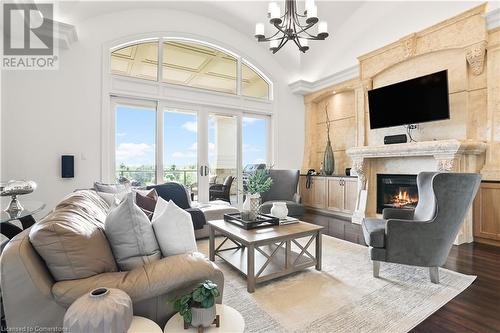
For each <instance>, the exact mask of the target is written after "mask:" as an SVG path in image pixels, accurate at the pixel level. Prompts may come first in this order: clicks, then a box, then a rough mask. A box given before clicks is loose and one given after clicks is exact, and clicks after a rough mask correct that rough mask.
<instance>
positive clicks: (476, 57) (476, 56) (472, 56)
mask: <svg viewBox="0 0 500 333" xmlns="http://www.w3.org/2000/svg"><path fill="white" fill-rule="evenodd" d="M486 44H487V42H486V41H485V40H483V41H481V42H479V43H476V44H474V45H471V46H469V47H468V48H466V49H465V57H466V58H467V62H468V63H469V66H470V68H471V70H472V73H474V75H479V74H481V73H482V72H483V69H484V58H485V55H486Z"/></svg>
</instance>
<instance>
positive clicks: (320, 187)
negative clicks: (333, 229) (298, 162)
mask: <svg viewBox="0 0 500 333" xmlns="http://www.w3.org/2000/svg"><path fill="white" fill-rule="evenodd" d="M311 195H312V198H311V207H314V208H325V207H326V201H327V193H326V178H324V177H313V179H312V185H311Z"/></svg>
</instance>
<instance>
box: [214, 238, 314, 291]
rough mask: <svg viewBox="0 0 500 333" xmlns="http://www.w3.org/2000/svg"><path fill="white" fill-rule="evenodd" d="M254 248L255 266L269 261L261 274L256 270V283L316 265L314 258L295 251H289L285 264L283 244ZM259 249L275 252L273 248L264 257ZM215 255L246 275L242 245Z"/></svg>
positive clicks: (245, 253)
mask: <svg viewBox="0 0 500 333" xmlns="http://www.w3.org/2000/svg"><path fill="white" fill-rule="evenodd" d="M255 249H256V251H255V253H254V264H255V267H256V268H258V269H259V270H260V269H261V268H262V267H264V265H266V262H267V261H269V263H268V264H267V265H266V266H265V267H264V269H263V271H262V272H261V274H258V273H259V271H257V272H256V275H258V276H256V277H255V282H256V283H259V282H264V281H267V280H271V279H274V278H277V277H280V276H284V275H287V274H290V273H293V272H295V271H298V270H302V269H304V268H308V267H311V266H315V265H316V259H310V258H308V257H307V256H305V257H304V255H302V256H299V255H300V254H299V253H297V252H295V251H290V255H289V261H288V265H287V254H286V252H287V250H286V248H283V246H280V247H278V245H276V244H272V245H264V246H261V247H258V248H257V247H256V248H255ZM259 250H261V251H263V252H265V253H266V254H268V255H271V254H272V253H273V252H275V250H276V252H275V253H274V255H273V256H272V257H271V258H270V259H269V257H266V256H265V255H264V254H263V253H261V252H260V251H259ZM215 255H216V256H217V257H219V258H221V259H223V260H224V261H226V262H227V263H228V264H229V265H230V266H232V267H233V268H234V269H236V270H238V271H240V272H241V273H242V274H243V275H245V276H246V277H248V248H247V247H245V246H243V247H240V248H238V249H230V250H219V251H217V252H216V254H215Z"/></svg>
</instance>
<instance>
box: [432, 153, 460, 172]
mask: <svg viewBox="0 0 500 333" xmlns="http://www.w3.org/2000/svg"><path fill="white" fill-rule="evenodd" d="M434 158H435V159H436V160H437V170H438V171H440V172H453V171H455V170H456V168H457V167H458V164H457V160H456V158H455V157H454V156H451V157H444V156H434Z"/></svg>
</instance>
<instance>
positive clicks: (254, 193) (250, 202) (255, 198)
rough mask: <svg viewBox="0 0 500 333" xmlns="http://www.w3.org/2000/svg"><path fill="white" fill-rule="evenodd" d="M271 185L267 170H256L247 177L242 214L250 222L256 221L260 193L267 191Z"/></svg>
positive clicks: (271, 181)
mask: <svg viewBox="0 0 500 333" xmlns="http://www.w3.org/2000/svg"><path fill="white" fill-rule="evenodd" d="M272 185H273V180H272V178H271V177H270V176H269V170H268V169H259V170H256V171H255V172H254V173H253V174H251V175H250V176H248V180H247V189H246V191H245V192H246V198H245V202H244V203H243V212H245V213H246V214H247V215H248V218H249V219H250V220H255V219H257V215H258V212H259V206H260V199H261V197H260V195H261V193H264V192H267V191H269V189H270V188H271V186H272Z"/></svg>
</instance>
